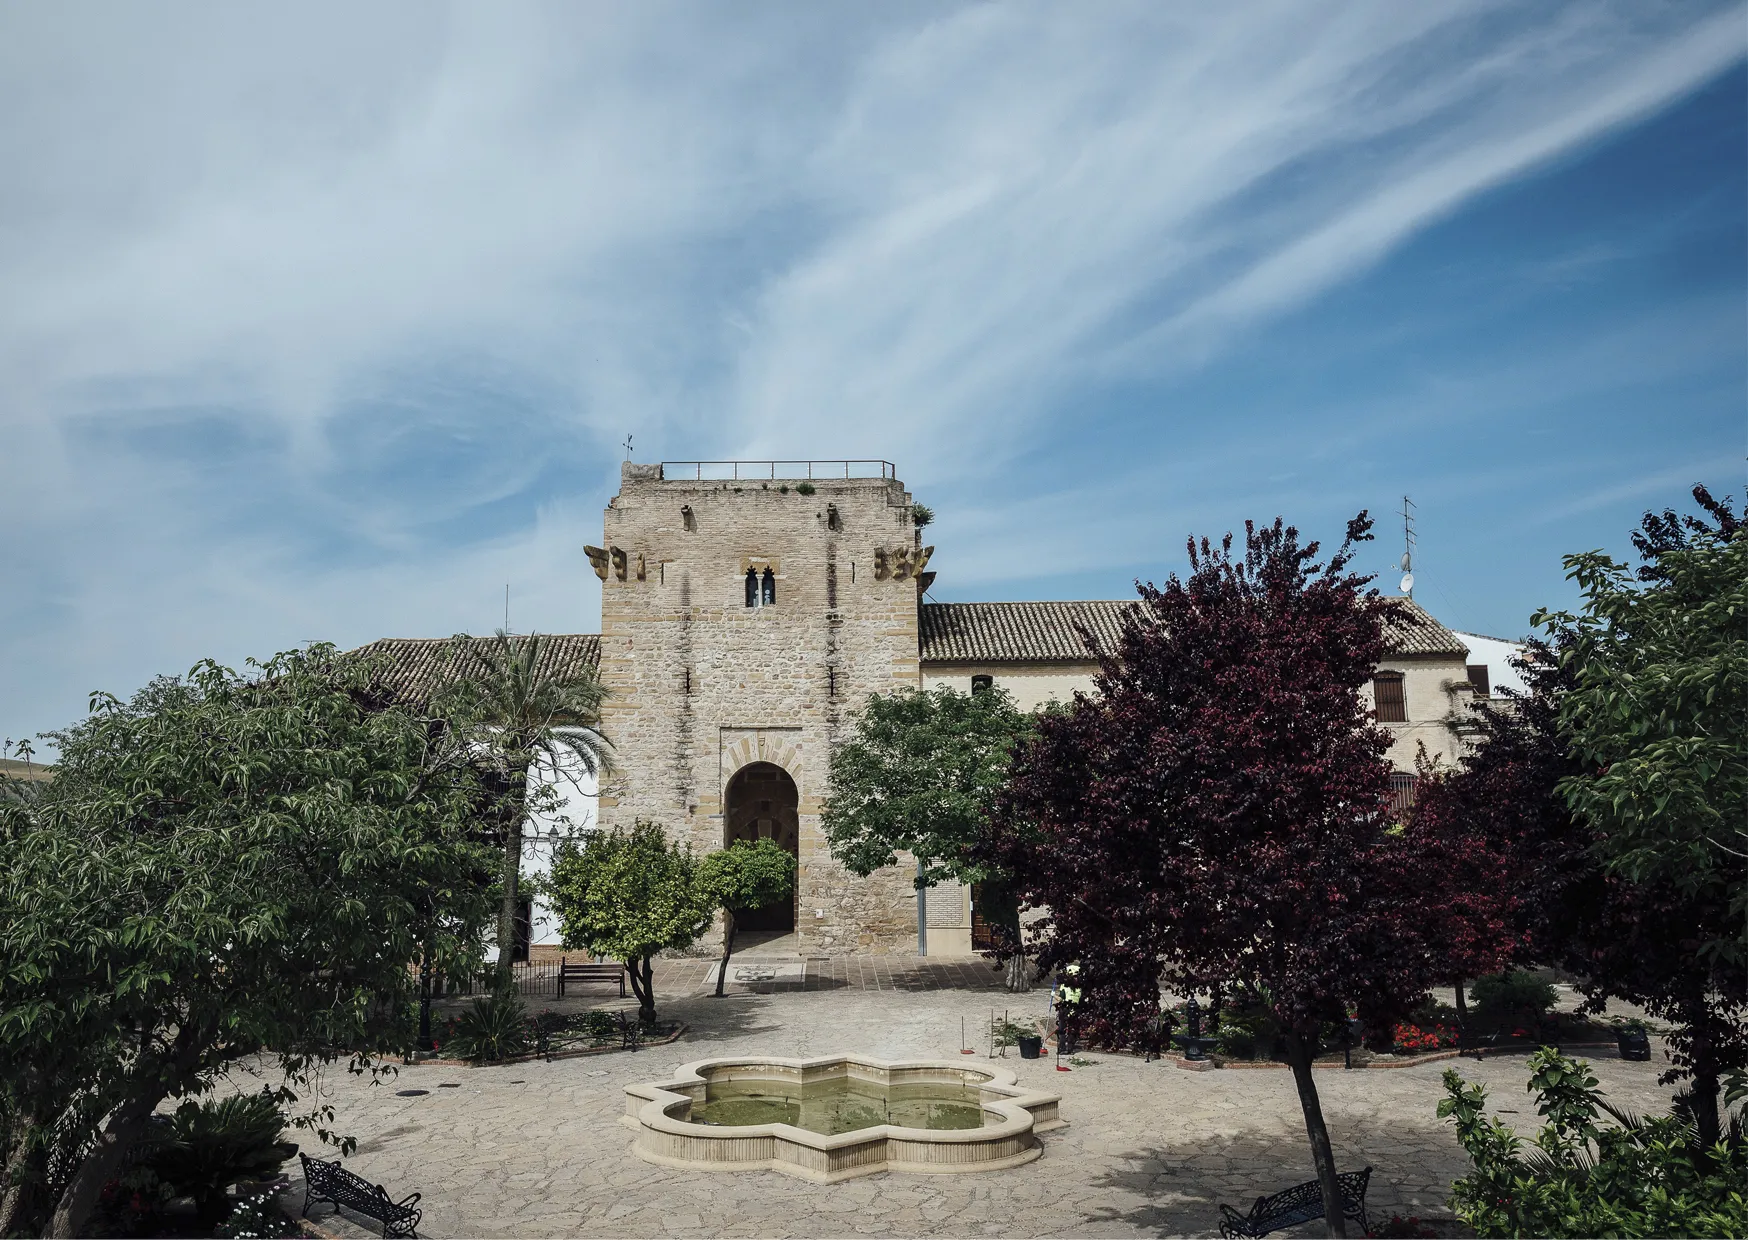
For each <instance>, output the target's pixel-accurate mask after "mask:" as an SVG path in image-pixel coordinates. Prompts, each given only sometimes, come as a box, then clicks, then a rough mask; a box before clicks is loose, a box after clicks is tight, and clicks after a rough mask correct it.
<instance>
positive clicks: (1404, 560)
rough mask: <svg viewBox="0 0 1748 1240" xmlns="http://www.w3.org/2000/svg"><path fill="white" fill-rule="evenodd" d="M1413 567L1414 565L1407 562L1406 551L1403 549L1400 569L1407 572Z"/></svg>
mask: <svg viewBox="0 0 1748 1240" xmlns="http://www.w3.org/2000/svg"><path fill="white" fill-rule="evenodd" d="M1413 567H1414V565H1412V564H1410V563H1409V562H1408V553H1407V552H1406V551H1404V552H1403V553H1402V571H1403V572H1407V571H1408V570H1409V569H1411V568H1413Z"/></svg>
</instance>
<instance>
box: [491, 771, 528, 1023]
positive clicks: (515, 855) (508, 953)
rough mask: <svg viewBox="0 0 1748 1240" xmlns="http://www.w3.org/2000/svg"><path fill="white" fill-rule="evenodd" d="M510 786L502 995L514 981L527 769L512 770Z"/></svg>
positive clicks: (501, 921)
mask: <svg viewBox="0 0 1748 1240" xmlns="http://www.w3.org/2000/svg"><path fill="white" fill-rule="evenodd" d="M518 779H519V780H520V782H518ZM510 782H511V787H510V790H509V791H508V792H506V793H505V794H504V802H505V812H504V903H503V907H502V908H500V909H499V910H498V971H497V989H498V991H499V992H500V993H503V994H508V993H509V992H510V986H511V984H512V983H513V981H514V978H515V970H514V968H513V964H514V957H515V954H516V912H517V906H518V904H520V902H521V901H520V896H521V887H522V815H523V813H524V810H525V808H526V806H527V803H528V768H527V767H526V766H523V767H520V768H519V769H517V770H513V771H512V772H511V774H510Z"/></svg>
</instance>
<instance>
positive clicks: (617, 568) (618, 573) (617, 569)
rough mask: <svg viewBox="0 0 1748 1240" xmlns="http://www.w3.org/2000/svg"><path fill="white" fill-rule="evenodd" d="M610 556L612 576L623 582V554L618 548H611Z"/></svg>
mask: <svg viewBox="0 0 1748 1240" xmlns="http://www.w3.org/2000/svg"><path fill="white" fill-rule="evenodd" d="M611 554H612V556H613V575H614V576H615V577H617V578H619V580H621V581H624V580H625V552H623V551H622V550H620V549H619V548H618V547H614V548H612V551H611Z"/></svg>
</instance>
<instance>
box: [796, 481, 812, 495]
mask: <svg viewBox="0 0 1748 1240" xmlns="http://www.w3.org/2000/svg"><path fill="white" fill-rule="evenodd" d="M813 490H814V488H813V483H811V482H799V483H796V485H795V493H796V494H797V495H812V494H813Z"/></svg>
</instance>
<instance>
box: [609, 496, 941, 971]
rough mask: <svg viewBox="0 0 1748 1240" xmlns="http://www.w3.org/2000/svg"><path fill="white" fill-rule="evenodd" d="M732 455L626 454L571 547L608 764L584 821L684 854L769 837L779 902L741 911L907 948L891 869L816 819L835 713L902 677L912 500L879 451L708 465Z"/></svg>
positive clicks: (767, 924) (908, 659) (903, 910)
mask: <svg viewBox="0 0 1748 1240" xmlns="http://www.w3.org/2000/svg"><path fill="white" fill-rule="evenodd" d="M876 468H877V469H878V470H879V475H880V476H877V477H875V476H869V477H854V476H849V475H852V474H855V473H860V472H866V473H869V474H872V473H873V472H874V470H875V469H876ZM731 469H732V473H734V474H737V475H740V476H738V477H730V478H727V479H723V478H714V479H712V478H707V477H705V476H704V475H705V474H706V473H707V472H711V470H710V467H707V466H700V465H696V464H693V463H686V464H685V465H684V466H683V467H682V466H679V465H675V464H672V463H670V464H668V465H667V466H666V467H665V472H664V466H662V465H637V464H632V463H629V462H628V463H626V464H625V466H624V467H623V470H622V472H621V475H620V488H619V494H618V495H616V496H615V497H614V498H613V500H612V501H611V502H610V503H609V504H608V506H607V510H606V521H605V538H604V544H605V545H604V546H603V547H591V548H589V549H588V550H589V556H590V559H591V560H592V561H593V563H594V565H595V571H596V574H597V575H598V576H600V578H601V580H602V591H601V664H600V670H601V678H602V682H603V683H604V684H605V686H606V687H607V689H608V690H609V691H610V694H611V696H610V697H609V698H608V700H607V704H606V707H605V709H604V711H603V724H604V729H605V731H606V733H607V736H608V738H609V739H610V740H611V741H612V742H613V744H614V746H615V755H614V762H615V766H616V770H615V772H614V774H613V775H612V776H610V777H609V778H608V779H607V780H606V781H605V782H604V784H603V786H602V789H601V798H600V821H601V823H602V825H604V826H607V827H619V826H623V827H629V826H630V825H631V824H632V823H633V822H634V821H635V820H637V819H640V818H642V819H648V820H650V821H652V822H655V823H657V824H659V825H661V826H662V827H663V828H664V829H665V830H667V832H668V833H669V835H670V836H671V837H672V838H675V839H678V840H686V841H689V842H690V843H691V844H692V846H693V848H695V849H696V850H697V851H699V852H700V853H702V852H708V851H711V850H714V849H717V848H721V847H724V846H725V844H726V843H728V842H729V841H732V840H735V839H754V838H759V837H768V838H771V839H775V840H776V841H777V842H778V843H780V844H782V845H783V846H784V847H787V848H789V849H790V850H791V851H793V852H794V853H795V854H796V856H797V858H798V861H799V868H798V879H797V890H796V898H795V903H794V907H793V908H789V909H778V910H772V911H771V912H769V913H767V914H765V915H764V916H763V917H758V918H754V919H752V920H743V921H742V923H741V924H742V925H743V926H744V927H746V928H749V929H758V928H763V929H769V930H778V931H780V930H786V929H788V928H789V927H791V926H793V928H794V930H795V933H796V945H797V950H798V951H800V952H801V953H802V954H804V955H828V954H834V953H840V952H848V951H862V952H867V951H875V952H878V951H906V952H913V951H915V950H916V947H917V930H916V909H917V905H916V893H915V890H914V887H913V885H912V882H911V875H910V873H909V872H908V871H907V870H906V869H905V867H904V866H903V865H900V866H898V867H895V868H893V869H890V870H886V871H882V872H881V873H879V874H876V875H874V876H873V877H872V878H868V879H862V878H857V877H855V876H854V875H852V874H850V873H848V872H847V871H845V870H844V869H843V868H842V867H841V866H839V865H838V863H837V862H836V861H834V860H833V859H832V857H831V854H830V852H829V851H828V850H827V848H826V844H825V839H824V836H823V835H822V833H821V831H820V828H819V811H820V806H821V804H822V802H823V801H824V798H825V793H826V780H827V772H828V761H829V754H830V749H831V746H832V744H833V742H834V741H835V740H836V739H837V738H838V735H839V732H840V729H842V728H845V727H847V726H848V724H849V721H850V719H851V717H852V715H853V713H854V712H855V710H856V709H857V708H859V707H860V706H861V704H862V703H863V702H865V701H866V700H867V698H868V696H869V695H870V694H872V693H883V692H891V691H892V690H894V689H897V688H900V687H905V686H916V685H917V684H919V680H920V677H919V667H918V647H917V614H918V598H919V593H920V591H919V589H918V578H919V576H921V575H922V573H923V567H924V565H925V564H926V563H927V559H928V551H927V550H925V549H923V548H921V547H920V546H919V545H918V544H919V539H918V535H917V531H916V529H915V527H914V525H913V523H912V519H911V497H910V495H909V493H908V492H906V490H905V489H904V484H903V483H901V482H899V481H898V479H897V477H896V476H895V471H894V470H893V468H892V466H890V465H888V464H885V463H883V462H871V463H851V464H846V463H845V462H829V463H828V462H813V463H807V462H775V463H769V462H761V463H758V464H756V465H755V464H749V463H747V462H740V463H738V464H737V465H734V466H732V467H723V468H721V469H719V470H715V471H714V472H730V471H731ZM749 473H751V474H756V475H758V476H756V477H751V478H749V477H747V476H746V475H747V474H749ZM809 473H812V474H813V475H814V476H813V477H808V474H809ZM833 473H836V474H837V476H836V477H832V476H830V475H831V474H833ZM785 474H790V475H799V476H787V477H786V476H784V475H785ZM676 475H683V476H676Z"/></svg>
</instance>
